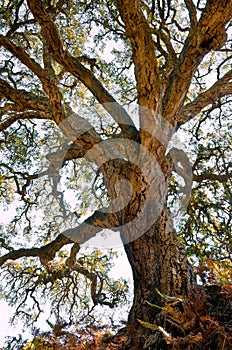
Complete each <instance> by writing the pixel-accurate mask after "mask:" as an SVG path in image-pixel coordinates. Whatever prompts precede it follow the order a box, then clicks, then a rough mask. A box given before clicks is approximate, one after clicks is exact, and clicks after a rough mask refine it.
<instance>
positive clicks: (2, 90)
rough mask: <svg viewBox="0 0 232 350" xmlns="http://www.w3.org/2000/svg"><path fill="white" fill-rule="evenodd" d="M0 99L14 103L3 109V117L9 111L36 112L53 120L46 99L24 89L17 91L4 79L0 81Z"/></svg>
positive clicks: (1, 112) (0, 111)
mask: <svg viewBox="0 0 232 350" xmlns="http://www.w3.org/2000/svg"><path fill="white" fill-rule="evenodd" d="M0 97H1V98H6V99H7V100H10V101H12V102H13V103H12V104H7V105H5V108H4V107H1V109H0V114H1V115H3V114H5V112H7V111H9V112H12V111H13V112H25V111H28V110H34V111H39V112H43V113H45V116H46V117H47V118H49V117H50V118H51V119H52V115H51V114H50V113H49V101H48V99H47V98H46V97H42V96H38V95H35V94H33V93H31V92H27V91H26V90H23V89H16V88H14V87H12V86H11V85H10V84H8V83H7V82H6V81H5V80H3V79H0Z"/></svg>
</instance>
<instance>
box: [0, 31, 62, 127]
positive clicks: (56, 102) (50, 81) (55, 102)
mask: <svg viewBox="0 0 232 350" xmlns="http://www.w3.org/2000/svg"><path fill="white" fill-rule="evenodd" d="M0 44H2V45H3V46H4V47H5V48H6V49H7V50H8V51H10V52H11V53H12V54H13V55H14V56H15V57H17V58H18V59H19V60H20V61H21V62H22V63H23V64H24V65H25V66H26V67H28V68H29V69H30V70H31V71H32V72H33V73H34V74H35V75H36V76H37V77H38V78H39V79H40V81H41V83H42V85H43V88H44V91H45V92H46V94H47V95H48V96H49V99H50V105H51V107H52V112H53V116H54V120H55V121H56V122H57V123H58V122H59V121H60V120H62V119H63V118H62V117H63V114H64V108H63V105H62V94H61V93H60V91H59V88H58V81H57V79H56V78H55V77H54V76H51V75H49V72H46V70H45V69H43V68H42V67H41V66H40V65H39V64H38V63H37V62H35V60H34V59H32V58H31V57H30V56H29V55H28V54H27V53H26V52H25V51H24V50H23V49H22V48H21V47H19V46H17V45H15V44H14V43H13V42H11V41H10V40H9V39H8V38H6V37H4V36H3V35H1V36H0Z"/></svg>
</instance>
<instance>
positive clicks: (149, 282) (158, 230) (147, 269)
mask: <svg viewBox="0 0 232 350" xmlns="http://www.w3.org/2000/svg"><path fill="white" fill-rule="evenodd" d="M170 225H171V218H170V214H169V212H168V210H163V211H162V213H161V215H160V216H159V218H158V220H157V221H156V222H155V223H154V224H153V225H152V227H151V228H150V229H149V230H148V231H147V232H146V233H145V234H143V235H142V236H141V237H139V238H138V239H136V240H135V241H132V242H130V243H128V244H125V250H126V253H127V257H128V260H129V262H130V264H131V268H132V271H133V278H134V301H133V306H132V308H131V311H130V314H129V319H128V335H129V337H128V339H129V343H130V344H129V348H130V347H132V348H133V349H139V350H141V349H149V348H150V349H165V342H163V341H162V337H161V333H160V332H157V334H156V336H154V331H153V336H150V334H151V331H150V330H149V329H148V328H146V327H144V326H142V325H141V324H140V323H139V322H138V320H141V321H144V322H149V323H152V324H154V323H155V324H157V325H158V326H159V325H160V326H163V327H165V325H164V322H165V320H164V319H163V317H161V315H162V313H161V312H160V311H161V310H160V309H159V308H156V307H152V306H150V305H149V304H148V303H147V302H149V303H152V304H155V305H157V306H163V305H164V304H165V299H164V298H162V297H161V296H160V294H159V293H157V290H158V291H159V292H160V293H161V294H163V295H168V296H177V295H181V296H186V295H187V292H188V281H189V276H188V275H189V271H188V264H187V260H186V257H185V253H184V250H183V248H182V247H181V245H180V243H179V241H178V238H177V236H176V233H175V231H174V229H172V230H170ZM167 228H168V229H167ZM151 344H152V345H151Z"/></svg>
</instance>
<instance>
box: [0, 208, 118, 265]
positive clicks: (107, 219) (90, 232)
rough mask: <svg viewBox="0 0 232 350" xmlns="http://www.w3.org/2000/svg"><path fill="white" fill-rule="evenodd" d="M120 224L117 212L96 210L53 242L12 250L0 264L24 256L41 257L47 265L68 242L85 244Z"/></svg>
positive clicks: (0, 258) (0, 260) (1, 259)
mask: <svg viewBox="0 0 232 350" xmlns="http://www.w3.org/2000/svg"><path fill="white" fill-rule="evenodd" d="M117 225H118V220H117V217H116V214H114V213H106V212H103V211H102V212H100V211H95V212H94V214H93V215H92V216H90V217H89V218H87V219H86V220H85V221H84V222H83V223H82V224H80V225H79V226H77V227H75V228H72V229H67V230H66V231H64V232H63V233H61V234H59V236H57V238H56V239H55V240H54V241H52V242H51V243H48V244H46V245H45V246H42V247H40V248H35V247H34V248H21V249H18V250H12V251H10V252H9V253H7V254H5V255H3V256H2V257H0V266H2V265H3V264H4V263H5V262H6V261H7V260H16V259H19V258H22V257H39V258H40V260H41V263H42V264H43V265H46V264H47V263H48V262H49V261H51V260H53V259H54V258H55V254H56V253H57V252H58V251H59V250H60V249H61V248H62V247H63V246H64V245H66V244H69V243H72V242H76V243H78V244H83V243H84V242H86V241H87V240H89V239H90V238H92V237H94V236H95V235H96V234H97V233H98V232H100V231H101V230H102V229H103V228H114V227H115V226H117Z"/></svg>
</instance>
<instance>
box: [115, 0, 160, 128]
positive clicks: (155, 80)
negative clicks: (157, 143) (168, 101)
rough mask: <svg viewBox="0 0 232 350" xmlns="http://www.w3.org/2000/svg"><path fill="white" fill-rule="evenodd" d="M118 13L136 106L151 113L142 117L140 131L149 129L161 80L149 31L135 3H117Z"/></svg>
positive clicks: (155, 109)
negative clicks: (128, 48)
mask: <svg viewBox="0 0 232 350" xmlns="http://www.w3.org/2000/svg"><path fill="white" fill-rule="evenodd" d="M116 3H117V6H118V10H119V12H120V15H121V17H122V20H123V22H124V25H125V29H126V33H127V35H128V38H129V40H130V42H131V46H132V51H133V62H134V65H135V76H136V80H137V90H138V103H139V106H142V107H145V108H148V109H149V110H151V111H153V113H151V114H150V115H149V114H148V115H145V116H143V117H142V116H141V129H144V130H150V128H151V125H154V111H156V112H157V111H158V102H159V98H160V79H159V74H158V64H157V59H156V56H155V45H154V42H153V39H152V33H151V29H150V27H149V24H148V22H147V20H146V18H145V17H144V14H143V12H142V10H141V8H140V1H138V0H126V1H122V0H117V1H116Z"/></svg>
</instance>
